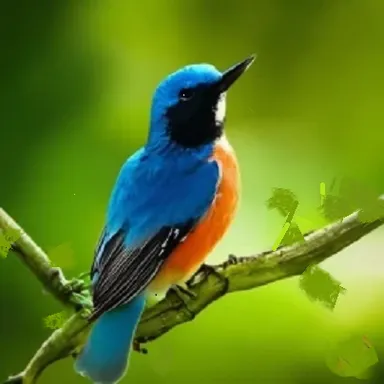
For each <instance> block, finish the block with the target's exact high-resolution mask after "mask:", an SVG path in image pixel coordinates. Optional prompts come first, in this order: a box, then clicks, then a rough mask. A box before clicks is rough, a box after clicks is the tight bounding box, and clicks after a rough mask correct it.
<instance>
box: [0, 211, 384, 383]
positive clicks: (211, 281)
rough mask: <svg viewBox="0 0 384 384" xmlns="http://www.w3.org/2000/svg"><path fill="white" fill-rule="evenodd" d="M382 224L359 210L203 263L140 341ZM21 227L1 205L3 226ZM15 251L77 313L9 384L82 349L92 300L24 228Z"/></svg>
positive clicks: (149, 314)
mask: <svg viewBox="0 0 384 384" xmlns="http://www.w3.org/2000/svg"><path fill="white" fill-rule="evenodd" d="M383 223H384V214H383V215H382V216H381V217H380V218H378V219H376V220H374V221H372V222H370V223H363V222H361V221H360V219H359V212H355V213H354V214H352V215H350V216H348V217H346V218H344V219H343V220H342V221H339V222H337V223H334V224H331V225H328V226H326V227H324V228H322V229H320V230H317V231H313V232H310V233H308V234H306V235H305V237H304V238H305V241H304V242H300V243H296V244H293V245H291V246H285V247H280V248H278V249H277V250H276V251H266V252H262V253H259V254H256V255H253V256H249V257H234V256H230V257H229V258H228V260H227V261H225V262H224V263H222V264H219V265H215V266H204V267H203V268H202V269H201V270H200V271H199V272H198V273H197V274H196V275H195V276H194V277H193V278H192V279H191V280H190V281H189V282H188V283H187V285H188V287H189V289H190V290H191V291H192V292H193V293H194V294H195V296H196V297H193V298H192V297H189V296H187V295H186V296H185V298H184V299H181V298H180V297H179V295H177V294H176V293H175V292H174V291H169V292H168V293H167V295H166V297H165V298H164V299H163V300H161V301H160V302H158V303H157V304H155V305H154V306H152V307H150V308H148V309H146V311H145V312H144V314H143V316H142V319H141V322H140V324H139V327H138V330H137V333H136V341H138V342H139V343H146V342H148V341H151V340H154V339H156V338H158V337H160V336H161V335H163V334H164V333H166V332H168V331H169V330H170V329H172V328H173V327H175V326H177V325H179V324H182V323H185V322H187V321H190V320H192V319H193V318H194V317H195V316H196V315H197V314H199V313H200V312H201V311H202V310H203V309H204V308H206V307H207V306H208V305H209V304H211V303H212V302H214V301H215V300H217V299H218V298H220V297H222V296H224V295H226V294H228V293H231V292H235V291H241V290H248V289H252V288H256V287H259V286H262V285H265V284H269V283H272V282H274V281H277V280H281V279H285V278H289V277H292V276H296V275H300V274H301V273H303V272H304V271H305V270H306V268H307V267H308V266H310V265H312V264H317V263H320V262H322V261H323V260H325V259H327V258H328V257H330V256H332V255H334V254H336V253H338V252H339V251H340V250H342V249H344V248H345V247H347V246H349V245H350V244H352V243H354V242H356V241H357V240H359V239H360V238H362V237H363V236H365V235H367V234H368V233H370V232H372V231H373V230H374V229H376V228H378V227H379V226H381V225H382V224H383ZM10 228H11V229H17V230H20V231H22V230H21V228H20V227H19V226H18V225H17V224H16V223H15V222H14V220H12V218H10V217H9V216H8V215H7V214H6V213H5V211H4V210H1V209H0V229H2V230H3V231H7V230H8V229H10ZM13 248H14V250H15V251H16V253H17V255H18V256H19V257H20V258H21V260H22V261H23V262H24V263H25V264H26V265H27V267H28V268H29V269H30V270H31V271H32V272H33V273H34V274H35V275H36V276H37V277H38V279H39V280H40V281H41V282H42V283H43V285H44V286H45V288H46V289H47V290H49V291H50V292H51V293H52V294H53V295H54V296H55V297H56V298H57V299H59V300H60V301H61V302H62V303H63V304H64V305H66V306H69V307H71V308H73V309H75V310H77V312H76V313H75V314H74V315H73V316H72V317H71V318H70V319H69V320H68V321H67V322H66V323H65V324H64V326H63V327H62V328H60V329H58V330H56V331H55V332H53V333H52V335H51V336H50V337H49V338H48V339H47V340H46V341H45V342H44V343H43V345H42V346H41V347H40V349H39V350H38V351H37V352H36V354H35V356H34V357H33V358H32V359H31V361H30V362H29V363H28V365H27V367H26V368H25V369H24V371H23V372H21V373H20V374H19V375H17V376H14V377H10V378H9V379H8V380H7V381H6V383H8V384H10V383H14V384H16V383H18V384H31V383H35V382H36V380H37V378H38V377H39V375H40V374H41V373H42V371H43V370H44V369H45V368H46V367H47V366H48V365H50V364H52V363H54V362H55V361H57V360H59V359H62V358H65V357H67V356H69V355H71V354H73V353H76V351H77V350H78V349H79V346H81V344H82V343H83V341H84V339H85V337H86V334H87V332H88V330H89V324H88V323H87V321H86V317H87V316H88V314H89V313H90V310H91V305H90V302H89V293H87V292H81V293H79V291H81V290H76V289H74V287H75V284H73V283H72V282H71V281H68V280H66V279H65V277H64V276H63V274H62V273H61V271H60V269H58V268H53V267H52V266H51V264H50V262H49V259H48V257H47V255H46V254H45V253H44V252H43V251H42V250H41V248H39V247H38V246H37V245H36V244H35V243H34V242H33V240H32V239H31V238H30V237H29V236H27V235H26V234H25V233H24V232H23V231H22V236H21V237H20V238H19V239H18V240H17V241H16V243H15V244H14V247H13Z"/></svg>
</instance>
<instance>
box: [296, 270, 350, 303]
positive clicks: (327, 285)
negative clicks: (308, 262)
mask: <svg viewBox="0 0 384 384" xmlns="http://www.w3.org/2000/svg"><path fill="white" fill-rule="evenodd" d="M299 285H300V288H301V289H302V290H303V291H304V292H305V293H306V294H307V296H308V297H309V299H310V300H313V301H319V302H320V303H321V304H323V305H324V306H326V307H327V308H328V309H330V310H333V309H334V308H335V305H336V302H337V299H338V297H339V295H340V293H344V292H345V291H346V289H345V288H343V287H342V286H341V285H340V282H338V281H337V280H335V279H334V278H333V277H332V276H331V275H330V274H329V273H328V272H326V271H324V270H323V269H321V268H320V267H318V266H317V265H314V266H310V267H308V268H307V269H306V270H305V272H304V273H303V274H302V275H301V277H300V281H299Z"/></svg>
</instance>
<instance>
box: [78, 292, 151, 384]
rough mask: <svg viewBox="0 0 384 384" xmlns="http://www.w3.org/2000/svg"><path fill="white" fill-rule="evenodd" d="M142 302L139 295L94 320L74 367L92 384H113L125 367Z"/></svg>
mask: <svg viewBox="0 0 384 384" xmlns="http://www.w3.org/2000/svg"><path fill="white" fill-rule="evenodd" d="M144 304H145V298H144V295H143V294H141V295H139V296H137V297H136V298H135V299H133V300H132V301H131V302H130V303H128V304H125V305H124V306H122V307H120V308H117V309H114V310H112V311H110V312H106V313H104V314H103V315H102V316H100V318H99V319H97V320H96V322H95V324H94V325H93V328H92V330H91V332H90V335H89V337H88V340H87V343H86V345H85V347H84V349H83V350H82V352H81V353H80V355H79V356H78V357H77V359H76V362H75V370H76V371H77V372H78V373H79V374H81V375H83V376H88V377H89V378H90V379H91V380H92V381H93V382H94V383H95V384H115V383H117V381H118V380H119V379H120V378H121V377H122V376H123V375H124V372H125V370H126V369H127V366H128V357H129V351H130V348H131V344H132V339H133V337H134V333H135V330H136V327H137V324H138V322H139V319H140V316H141V313H142V312H143V309H144Z"/></svg>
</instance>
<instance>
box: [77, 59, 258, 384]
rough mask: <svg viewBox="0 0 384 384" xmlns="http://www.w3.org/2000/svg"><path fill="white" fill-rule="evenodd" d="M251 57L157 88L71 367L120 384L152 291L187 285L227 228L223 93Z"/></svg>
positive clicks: (233, 188) (232, 187) (232, 162)
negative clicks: (145, 135) (147, 128)
mask: <svg viewBox="0 0 384 384" xmlns="http://www.w3.org/2000/svg"><path fill="white" fill-rule="evenodd" d="M253 60H254V57H253V56H251V57H250V58H247V59H246V60H244V61H242V62H240V63H239V64H236V65H234V66H232V67H231V68H229V69H228V70H227V71H225V72H223V73H222V72H220V71H219V70H217V69H216V68H215V67H214V66H212V65H209V64H196V65H189V66H186V67H184V68H182V69H180V70H178V71H176V72H174V73H172V74H171V75H169V76H168V77H167V78H166V79H165V80H164V81H162V82H161V83H160V85H159V86H158V87H157V89H156V91H155V94H154V96H153V101H152V108H151V120H150V131H149V136H148V140H147V143H146V144H145V146H144V147H143V148H141V149H139V150H138V151H137V152H136V153H135V154H133V155H132V156H131V157H130V158H129V159H128V160H127V161H126V162H125V164H124V165H123V167H122V169H121V171H120V174H119V176H118V178H117V181H116V184H115V187H114V189H113V191H112V195H111V198H110V202H109V207H108V212H107V218H106V225H105V227H104V230H103V232H102V235H101V238H100V241H99V243H98V246H97V248H96V251H95V258H94V262H93V265H92V269H91V278H92V296H93V304H94V310H93V313H92V314H91V316H90V318H89V320H90V321H91V322H94V324H93V326H92V329H91V331H90V334H89V336H88V340H87V342H86V344H85V346H84V348H83V349H82V351H81V352H80V354H79V355H78V357H77V359H76V362H75V369H76V371H77V372H78V373H80V374H81V375H83V376H87V377H89V378H90V379H91V380H92V381H93V382H94V383H98V384H114V383H117V382H118V381H119V380H120V379H121V378H122V377H123V376H124V373H125V371H126V369H127V366H128V358H129V352H130V349H131V346H132V341H133V338H134V334H135V330H136V327H137V325H138V322H139V320H140V316H141V314H142V312H143V309H144V305H145V297H146V294H147V293H148V292H150V293H153V292H164V291H166V290H167V289H168V288H169V287H172V286H178V285H181V284H183V282H185V281H186V280H187V279H188V278H190V277H191V276H192V275H193V274H194V273H195V272H196V271H197V270H198V269H199V267H200V266H201V265H202V264H203V262H204V259H205V258H206V257H207V255H208V254H209V253H210V252H211V251H212V249H213V247H214V246H215V245H216V243H217V242H218V241H219V240H220V239H221V237H222V236H223V235H224V233H225V232H226V230H227V229H228V227H229V225H230V223H231V221H232V219H233V217H234V213H235V210H236V207H237V203H238V194H239V168H238V163H237V160H236V157H235V153H234V151H233V150H232V148H231V146H230V145H229V143H228V141H227V139H226V137H225V134H224V120H225V105H226V92H227V90H228V89H229V87H230V86H231V85H232V84H233V83H234V82H235V81H236V80H237V79H238V78H239V77H240V76H241V75H242V74H243V73H244V72H245V71H246V69H247V68H248V67H249V66H250V65H251V64H252V62H253Z"/></svg>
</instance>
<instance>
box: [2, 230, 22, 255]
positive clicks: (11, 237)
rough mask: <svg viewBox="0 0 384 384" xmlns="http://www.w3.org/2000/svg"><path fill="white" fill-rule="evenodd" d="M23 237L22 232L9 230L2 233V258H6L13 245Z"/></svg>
mask: <svg viewBox="0 0 384 384" xmlns="http://www.w3.org/2000/svg"><path fill="white" fill-rule="evenodd" d="M20 236H21V231H20V230H18V229H14V228H8V229H7V231H3V232H0V257H3V258H6V257H7V255H8V253H9V250H10V249H11V247H12V244H13V243H14V242H15V241H16V240H18V239H19V238H20Z"/></svg>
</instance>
